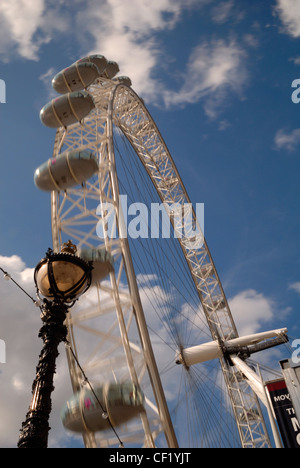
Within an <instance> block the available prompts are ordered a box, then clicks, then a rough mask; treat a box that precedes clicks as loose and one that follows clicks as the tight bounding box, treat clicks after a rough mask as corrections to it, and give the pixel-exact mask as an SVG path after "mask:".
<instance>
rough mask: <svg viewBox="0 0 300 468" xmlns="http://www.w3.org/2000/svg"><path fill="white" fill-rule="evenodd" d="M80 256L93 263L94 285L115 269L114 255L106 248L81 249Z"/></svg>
mask: <svg viewBox="0 0 300 468" xmlns="http://www.w3.org/2000/svg"><path fill="white" fill-rule="evenodd" d="M78 256H79V257H80V258H81V259H82V260H84V261H86V262H91V263H92V265H93V274H92V285H93V284H96V283H98V282H100V281H101V280H102V279H103V278H105V277H106V276H107V275H108V274H109V273H110V272H111V271H113V269H114V261H113V257H112V256H111V254H110V253H109V252H108V251H107V250H106V249H103V248H97V247H95V248H91V249H79V250H78Z"/></svg>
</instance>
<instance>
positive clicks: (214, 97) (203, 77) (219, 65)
mask: <svg viewBox="0 0 300 468" xmlns="http://www.w3.org/2000/svg"><path fill="white" fill-rule="evenodd" d="M244 57H245V53H244V51H243V50H242V49H241V48H240V46H239V45H238V44H237V43H236V42H235V41H230V42H229V43H226V42H225V41H223V40H219V41H214V42H213V43H210V44H208V43H206V44H201V45H199V46H197V47H196V48H195V49H194V50H193V51H192V53H191V55H190V58H189V61H188V64H187V68H186V71H185V74H184V77H183V84H182V87H181V89H180V90H179V91H178V92H176V91H165V92H164V98H165V103H166V105H167V106H169V105H180V104H187V103H195V102H196V101H198V100H199V99H202V98H205V109H206V113H207V114H208V115H209V116H211V117H214V116H215V114H216V111H217V109H219V107H220V106H221V105H222V104H223V103H224V99H225V97H226V94H227V92H228V90H231V91H234V92H241V91H242V87H243V84H244V82H245V80H246V77H247V73H246V70H245V67H244V62H243V59H244Z"/></svg>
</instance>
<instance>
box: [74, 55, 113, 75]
mask: <svg viewBox="0 0 300 468" xmlns="http://www.w3.org/2000/svg"><path fill="white" fill-rule="evenodd" d="M76 63H93V64H94V65H96V67H97V69H98V74H99V75H101V73H103V72H104V70H105V68H106V66H107V60H106V58H105V57H103V55H88V56H87V57H83V58H81V59H79V60H77V62H75V64H76ZM75 64H74V65H75Z"/></svg>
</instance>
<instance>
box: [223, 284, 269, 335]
mask: <svg viewBox="0 0 300 468" xmlns="http://www.w3.org/2000/svg"><path fill="white" fill-rule="evenodd" d="M229 305H230V309H231V311H232V315H233V317H234V320H235V322H236V325H237V329H238V332H239V335H240V336H243V335H248V334H251V333H256V332H258V331H259V330H260V328H261V326H262V325H263V324H264V323H267V322H270V321H272V319H273V318H274V316H275V310H274V309H275V304H274V303H273V301H272V300H271V299H269V298H267V297H265V296H264V295H263V294H261V293H258V292H257V291H255V290H253V289H248V290H246V291H242V292H240V293H238V294H237V295H236V296H234V297H233V298H232V299H230V300H229Z"/></svg>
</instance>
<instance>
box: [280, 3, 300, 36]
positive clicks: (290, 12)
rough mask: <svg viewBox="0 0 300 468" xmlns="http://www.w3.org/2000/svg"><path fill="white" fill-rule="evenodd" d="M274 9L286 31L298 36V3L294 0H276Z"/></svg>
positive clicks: (299, 33)
mask: <svg viewBox="0 0 300 468" xmlns="http://www.w3.org/2000/svg"><path fill="white" fill-rule="evenodd" d="M276 11H277V13H278V15H279V17H280V19H281V21H282V23H283V28H284V31H285V32H286V33H288V34H289V35H291V36H292V37H299V36H300V3H299V2H297V1H295V0H277V3H276Z"/></svg>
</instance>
